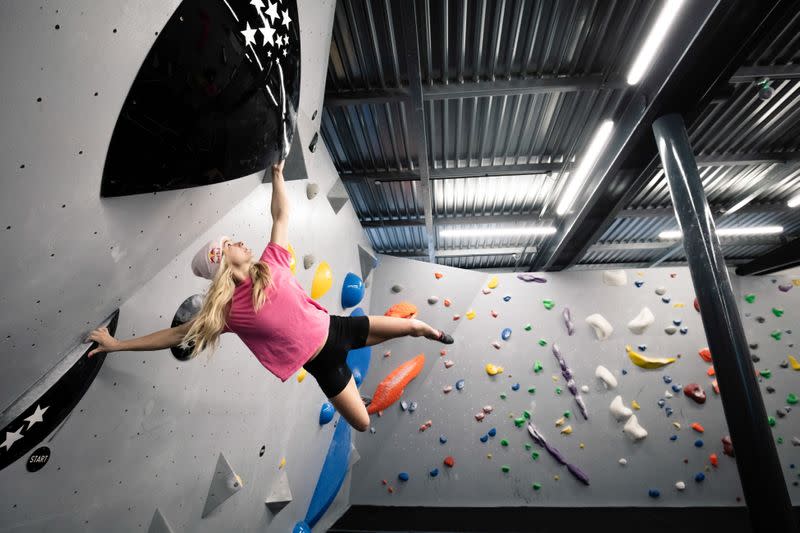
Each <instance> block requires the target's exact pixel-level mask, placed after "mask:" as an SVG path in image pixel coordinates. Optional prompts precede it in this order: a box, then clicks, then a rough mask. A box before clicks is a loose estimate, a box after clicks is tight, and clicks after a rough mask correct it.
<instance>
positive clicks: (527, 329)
mask: <svg viewBox="0 0 800 533" xmlns="http://www.w3.org/2000/svg"><path fill="white" fill-rule="evenodd" d="M523 329H524V330H525V331H530V330H531V325H530V324H525V327H524V328H523Z"/></svg>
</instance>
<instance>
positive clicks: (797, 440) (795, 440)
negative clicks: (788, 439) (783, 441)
mask: <svg viewBox="0 0 800 533" xmlns="http://www.w3.org/2000/svg"><path fill="white" fill-rule="evenodd" d="M792 446H800V438H797V437H792Z"/></svg>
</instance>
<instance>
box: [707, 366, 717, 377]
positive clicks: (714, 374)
mask: <svg viewBox="0 0 800 533" xmlns="http://www.w3.org/2000/svg"><path fill="white" fill-rule="evenodd" d="M706 374H708V375H709V376H716V375H717V371H716V370H714V367H713V366H710V367H708V370H706Z"/></svg>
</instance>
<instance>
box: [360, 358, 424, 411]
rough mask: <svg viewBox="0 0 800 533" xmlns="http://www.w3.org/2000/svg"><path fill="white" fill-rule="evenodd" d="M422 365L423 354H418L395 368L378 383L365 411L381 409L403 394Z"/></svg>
mask: <svg viewBox="0 0 800 533" xmlns="http://www.w3.org/2000/svg"><path fill="white" fill-rule="evenodd" d="M424 366H425V355H423V354H419V355H417V356H416V357H414V358H413V359H409V360H408V361H406V362H405V363H403V364H401V365H399V366H398V367H397V368H395V369H394V370H393V371H392V372H391V373H390V374H389V375H388V376H386V377H385V378H384V379H383V381H381V382H380V383H379V384H378V386H377V388H376V389H375V392H374V393H373V395H372V403H370V404H369V406H368V407H367V412H368V413H369V414H373V413H376V412H378V411H382V410H384V409H385V408H387V407H389V406H390V405H391V404H393V403H394V402H396V401H397V400H398V399H399V398H400V396H401V395H402V394H403V391H404V390H405V386H406V385H408V383H409V382H411V380H413V379H414V378H415V377H417V375H419V373H420V371H422V368H423V367H424Z"/></svg>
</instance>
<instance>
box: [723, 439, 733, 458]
mask: <svg viewBox="0 0 800 533" xmlns="http://www.w3.org/2000/svg"><path fill="white" fill-rule="evenodd" d="M722 447H723V448H724V452H725V455H728V456H730V457H736V456H735V455H734V454H733V442H731V436H730V435H725V436H724V437H722Z"/></svg>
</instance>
